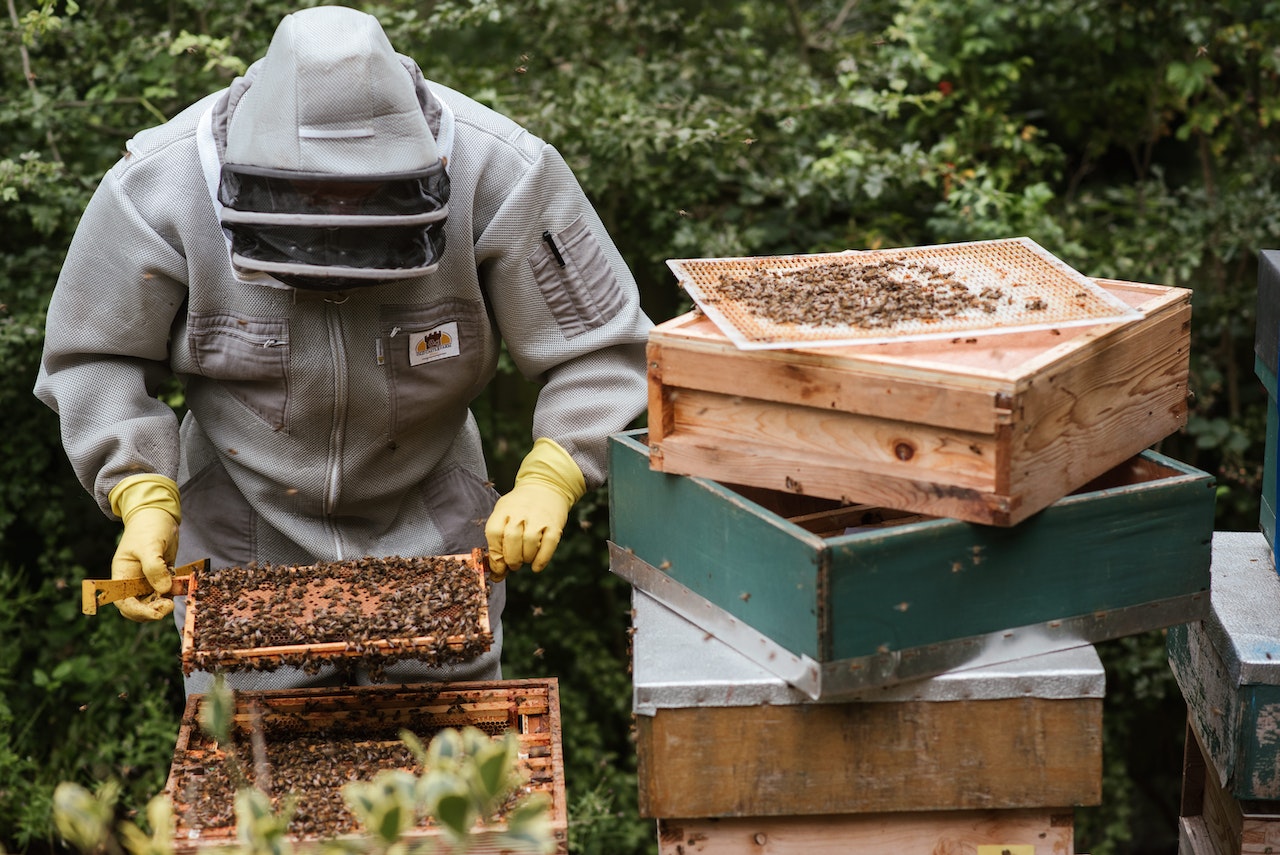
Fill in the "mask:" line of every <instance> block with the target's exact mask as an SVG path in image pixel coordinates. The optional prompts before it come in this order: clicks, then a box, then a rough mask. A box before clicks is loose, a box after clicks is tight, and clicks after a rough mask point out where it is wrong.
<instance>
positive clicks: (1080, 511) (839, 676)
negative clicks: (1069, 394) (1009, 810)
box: [609, 431, 1214, 697]
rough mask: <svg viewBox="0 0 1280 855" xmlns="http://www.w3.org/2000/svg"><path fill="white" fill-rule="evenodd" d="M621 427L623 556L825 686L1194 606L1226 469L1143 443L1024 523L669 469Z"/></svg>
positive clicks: (1083, 638) (741, 642) (1094, 633)
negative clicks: (987, 521)
mask: <svg viewBox="0 0 1280 855" xmlns="http://www.w3.org/2000/svg"><path fill="white" fill-rule="evenodd" d="M649 448H650V443H649V442H648V437H647V436H646V434H645V433H644V432H643V431H632V432H629V433H622V434H616V435H614V436H613V437H611V439H610V479H609V480H610V513H611V526H612V528H611V532H612V546H611V553H612V555H611V569H612V570H613V571H614V572H615V573H617V574H618V575H621V576H623V577H624V578H627V579H628V581H631V582H632V584H633V585H635V586H636V587H640V588H641V589H642V590H645V591H646V592H647V593H650V594H651V595H653V596H655V597H656V598H657V599H659V600H661V601H662V602H664V603H666V604H668V605H672V606H675V607H676V608H677V611H679V612H680V613H681V614H682V615H684V616H686V617H690V618H691V619H692V620H694V622H695V623H697V624H699V625H700V626H702V627H703V628H704V629H705V630H706V631H708V632H713V633H714V634H717V637H722V638H725V639H726V640H727V641H728V643H730V644H731V645H732V646H733V647H734V648H735V649H737V650H740V651H742V652H744V654H745V655H747V656H749V657H751V658H752V659H753V661H757V662H758V663H760V664H762V665H764V667H767V668H769V669H770V670H771V671H772V672H773V673H775V674H777V675H778V676H780V677H782V678H783V679H785V680H787V682H789V683H791V684H792V685H794V686H797V687H801V688H803V690H804V691H806V692H807V693H808V694H809V695H810V696H811V697H837V696H839V695H841V694H843V693H846V692H849V691H857V690H859V689H862V688H865V687H867V686H874V685H887V684H891V683H894V682H899V681H902V680H907V679H914V678H918V677H924V676H931V675H933V674H938V673H941V672H943V671H947V670H952V669H955V668H958V667H975V666H977V665H979V664H990V663H991V662H998V661H1008V660H1009V659H1014V658H1018V657H1020V656H1026V655H1031V654H1033V653H1043V652H1046V651H1048V650H1054V649H1065V648H1069V647H1072V646H1077V645H1079V644H1081V643H1091V642H1094V641H1101V640H1104V639H1107V638H1115V637H1119V636H1122V635H1127V634H1131V633H1135V632H1141V631H1145V630H1149V629H1155V628H1158V627H1165V626H1169V625H1172V624H1175V623H1181V622H1183V621H1187V620H1194V619H1198V618H1199V617H1200V616H1202V615H1203V614H1204V613H1205V611H1206V610H1207V609H1208V595H1207V592H1208V589H1209V562H1210V543H1211V540H1212V533H1213V506H1214V479H1213V478H1212V477H1211V476H1210V475H1208V474H1206V473H1204V472H1201V471H1199V470H1197V469H1194V468H1192V467H1189V466H1186V465H1184V464H1181V463H1179V462H1177V461H1174V460H1171V459H1169V458H1168V457H1165V456H1163V455H1159V454H1156V453H1154V452H1149V451H1148V452H1143V453H1142V454H1140V455H1137V456H1135V457H1133V458H1131V459H1130V460H1128V461H1127V462H1126V463H1124V464H1123V465H1121V466H1119V467H1116V468H1115V469H1113V470H1112V471H1111V472H1109V473H1106V475H1105V476H1104V477H1103V478H1100V479H1098V480H1096V481H1095V482H1094V483H1093V484H1092V485H1090V486H1089V487H1088V488H1087V489H1084V490H1081V491H1079V492H1077V493H1076V494H1074V495H1071V496H1068V497H1066V498H1064V499H1062V500H1060V501H1059V502H1056V503H1055V504H1054V505H1053V506H1051V507H1049V508H1047V509H1045V510H1044V511H1043V512H1042V513H1040V514H1037V515H1036V516H1035V517H1033V518H1032V519H1029V520H1027V521H1025V522H1023V523H1021V524H1020V525H1017V526H1014V527H1011V528H1001V527H994V526H985V525H975V524H971V523H966V522H963V521H960V520H955V519H945V518H919V517H917V518H912V517H909V516H907V517H903V516H901V515H899V516H898V517H897V518H895V517H894V515H893V514H892V513H891V512H880V511H878V510H877V509H874V508H868V507H865V506H864V507H850V506H841V505H840V503H839V502H834V501H831V500H823V499H815V498H813V497H805V496H796V495H794V494H791V493H787V492H784V491H775V490H761V489H758V488H751V487H742V486H733V485H727V484H722V483H720V482H717V481H712V480H710V479H706V478H696V477H688V476H676V475H668V474H665V473H662V472H656V471H654V470H653V469H651V468H650V466H649V455H650V451H649Z"/></svg>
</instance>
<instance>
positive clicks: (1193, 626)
mask: <svg viewBox="0 0 1280 855" xmlns="http://www.w3.org/2000/svg"><path fill="white" fill-rule="evenodd" d="M1271 562H1272V553H1271V549H1270V548H1269V547H1268V545H1267V543H1266V540H1265V539H1264V538H1263V536H1262V534H1261V533H1260V532H1221V531H1220V532H1215V533H1214V536H1213V563H1212V593H1211V596H1210V609H1209V612H1208V614H1206V615H1205V617H1204V619H1203V620H1199V621H1193V622H1189V623H1186V624H1183V625H1179V626H1174V627H1171V628H1170V629H1169V633H1168V653H1169V666H1170V668H1171V670H1172V671H1173V675H1174V678H1175V679H1176V680H1177V682H1178V687H1179V688H1180V689H1181V690H1182V695H1183V698H1184V699H1185V701H1186V704H1187V715H1188V720H1189V723H1190V726H1191V730H1192V731H1193V733H1194V735H1195V737H1196V739H1197V740H1198V743H1199V745H1200V746H1201V747H1202V749H1203V756H1204V760H1205V762H1206V764H1207V767H1208V779H1209V780H1210V781H1211V782H1212V784H1213V785H1214V786H1215V787H1217V788H1220V789H1222V790H1224V794H1225V796H1226V797H1229V798H1232V799H1236V800H1240V801H1249V802H1273V803H1277V804H1280V739H1277V722H1280V630H1278V629H1277V627H1276V614H1277V610H1278V609H1280V577H1277V575H1276V572H1275V569H1274V567H1273V566H1272V563H1271ZM1271 812H1272V813H1280V808H1276V809H1274V810H1272V811H1271Z"/></svg>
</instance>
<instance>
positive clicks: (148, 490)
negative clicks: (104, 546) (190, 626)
mask: <svg viewBox="0 0 1280 855" xmlns="http://www.w3.org/2000/svg"><path fill="white" fill-rule="evenodd" d="M108 498H109V499H110V500H111V510H112V511H114V512H115V513H116V514H117V515H119V517H120V519H122V520H124V534H122V535H120V543H119V545H118V546H117V547H116V554H115V556H114V557H113V558H112V559H111V578H112V579H138V578H141V577H143V576H145V577H146V578H147V581H148V582H150V583H151V587H152V588H154V589H155V592H156V593H155V594H149V595H147V596H146V597H129V598H128V599H124V600H116V608H118V609H119V610H120V614H122V615H124V616H125V617H127V618H128V619H129V620H134V621H139V622H142V621H152V620H160V618H162V617H165V616H166V615H168V614H170V613H172V612H173V600H172V599H170V598H168V597H164V596H161V595H162V594H167V593H168V592H169V588H170V587H172V585H173V581H172V579H173V573H172V571H171V569H170V568H171V567H172V566H173V562H174V559H176V558H177V556H178V524H179V523H180V522H182V511H181V509H180V503H179V499H178V485H177V484H175V483H174V482H173V480H172V479H170V478H166V477H164V476H163V475H150V474H148V475H131V476H129V477H128V478H125V479H124V480H123V481H121V482H120V483H119V484H117V485H116V486H115V488H114V489H113V490H112V491H111V493H110V495H109V497H108Z"/></svg>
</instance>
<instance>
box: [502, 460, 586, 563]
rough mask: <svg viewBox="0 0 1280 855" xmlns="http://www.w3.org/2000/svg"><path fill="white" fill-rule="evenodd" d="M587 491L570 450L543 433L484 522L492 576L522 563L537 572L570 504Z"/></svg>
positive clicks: (548, 556) (555, 542) (554, 544)
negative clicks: (507, 491) (508, 490)
mask: <svg viewBox="0 0 1280 855" xmlns="http://www.w3.org/2000/svg"><path fill="white" fill-rule="evenodd" d="M586 491H587V484H586V480H585V479H584V478H583V477H582V470H581V469H579V468H578V464H577V463H575V462H574V461H573V458H572V457H570V456H569V452H567V451H565V450H564V449H563V448H561V447H560V446H559V445H558V444H557V443H556V442H555V441H554V440H550V439H547V438H545V437H543V438H542V439H539V440H538V441H537V442H535V443H534V444H533V450H532V451H530V452H529V453H528V455H526V456H525V458H524V461H523V462H522V463H521V464H520V470H519V471H518V472H517V473H516V481H515V485H514V486H512V488H511V492H510V493H507V494H506V495H505V496H503V497H502V498H501V499H498V503H497V504H496V505H494V508H493V513H492V514H490V515H489V521H488V522H487V523H486V524H485V527H484V534H485V539H486V540H488V541H489V573H490V575H491V576H492V577H493V579H494V580H495V581H502V580H503V579H505V578H506V576H507V571H508V570H517V569H519V568H520V566H521V565H523V564H526V563H527V564H528V565H529V566H530V567H531V568H532V569H533V572H535V573H540V572H541V571H542V569H543V568H544V567H546V566H547V562H548V561H550V560H551V555H552V553H554V552H555V551H556V547H557V546H558V545H559V544H560V535H561V534H562V533H563V532H564V524H565V522H566V521H567V520H568V519H569V509H570V508H572V507H573V503H574V502H576V501H578V499H581V498H582V494H583V493H585V492H586Z"/></svg>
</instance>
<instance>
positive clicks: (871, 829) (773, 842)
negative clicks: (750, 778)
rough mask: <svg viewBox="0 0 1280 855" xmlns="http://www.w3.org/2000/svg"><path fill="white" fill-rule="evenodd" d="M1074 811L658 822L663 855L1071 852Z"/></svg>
mask: <svg viewBox="0 0 1280 855" xmlns="http://www.w3.org/2000/svg"><path fill="white" fill-rule="evenodd" d="M1073 827H1074V814H1073V812H1072V811H1071V809H1070V808H1066V809H1064V810H984V811H959V812H942V813H915V814H863V815H856V816H814V817H771V818H765V819H759V818H730V819H699V820H674V821H667V820H659V821H658V841H659V853H660V855H760V853H768V855H848V853H850V852H856V853H858V855H903V853H915V852H922V853H923V852H932V853H957V855H958V853H966V855H970V853H971V855H1070V853H1072V852H1074V851H1075V848H1074V842H1073V833H1074V828H1073Z"/></svg>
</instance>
